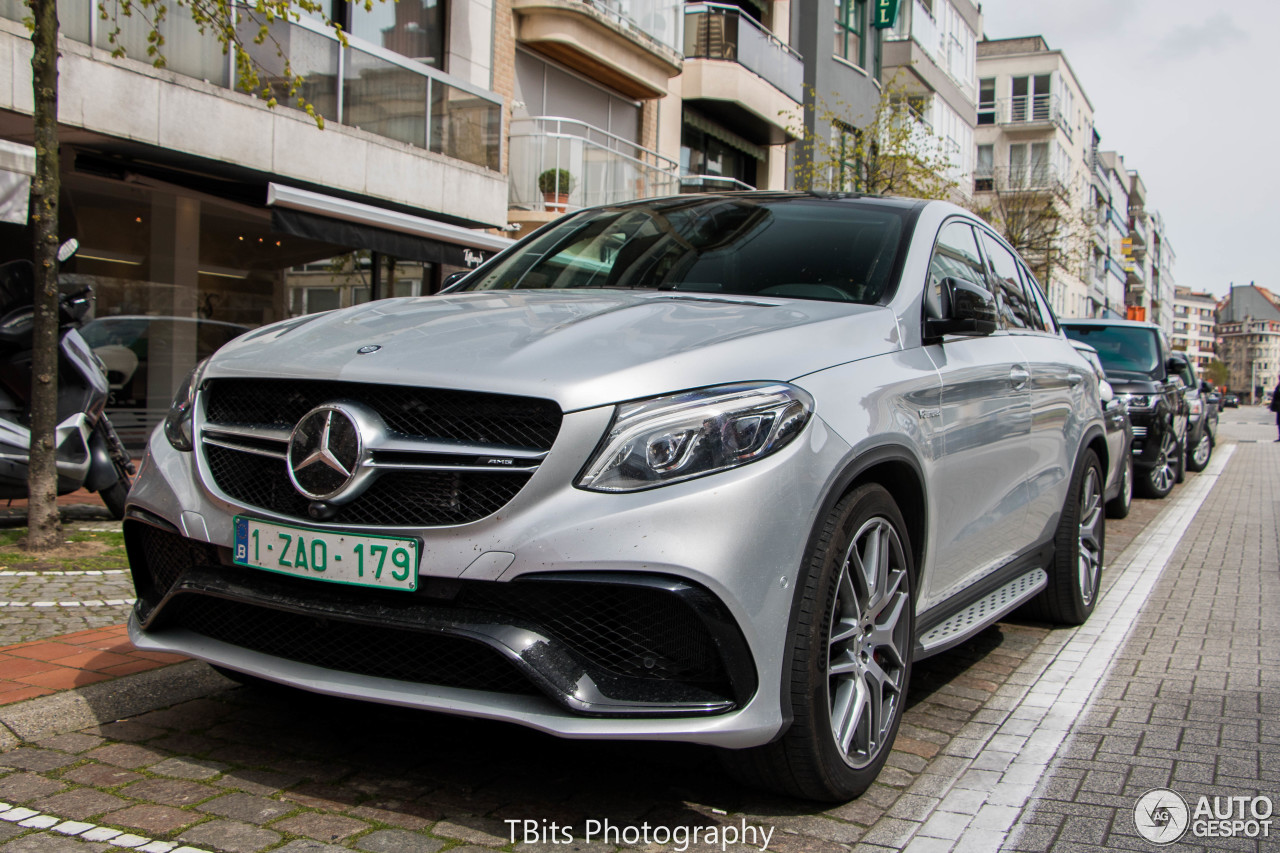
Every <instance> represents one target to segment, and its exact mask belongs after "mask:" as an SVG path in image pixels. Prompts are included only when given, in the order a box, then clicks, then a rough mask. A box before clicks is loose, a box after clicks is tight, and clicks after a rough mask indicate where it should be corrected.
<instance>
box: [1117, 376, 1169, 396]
mask: <svg viewBox="0 0 1280 853" xmlns="http://www.w3.org/2000/svg"><path fill="white" fill-rule="evenodd" d="M1107 381H1108V382H1110V383H1111V388H1112V390H1113V391H1115V392H1116V393H1117V394H1122V393H1123V394H1160V393H1162V392H1163V391H1164V385H1162V384H1161V383H1159V382H1153V381H1151V378H1150V377H1148V376H1144V375H1143V374H1141V373H1123V372H1120V371H1112V372H1110V373H1108V374H1107Z"/></svg>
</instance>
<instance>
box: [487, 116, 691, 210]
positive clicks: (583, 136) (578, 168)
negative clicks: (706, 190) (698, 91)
mask: <svg viewBox="0 0 1280 853" xmlns="http://www.w3.org/2000/svg"><path fill="white" fill-rule="evenodd" d="M508 150H509V152H510V153H509V158H510V159H509V167H510V169H509V178H510V181H509V205H510V207H511V208H512V209H513V210H514V211H520V214H515V213H513V214H512V216H511V218H512V220H513V221H545V220H547V219H552V218H554V217H556V216H559V215H560V214H562V213H564V212H565V211H566V210H577V209H578V208H581V207H590V206H592V205H597V204H617V203H619V202H624V201H632V200H634V199H638V198H653V197H655V196H663V195H674V194H676V193H678V192H680V189H681V181H680V176H679V164H678V163H677V162H676V161H674V160H670V159H668V158H666V157H663V156H661V155H660V154H658V153H656V152H654V151H650V150H648V149H647V148H641V147H640V146H638V145H636V144H635V143H632V142H628V141H627V140H625V139H622V138H621V137H618V136H615V135H613V134H611V133H609V132H608V131H605V130H601V129H600V128H598V127H594V126H592V125H590V124H586V123H585V122H580V121H575V120H573V119H567V118H557V117H554V116H534V117H530V118H517V119H513V120H512V121H511V143H510V148H509V149H508ZM528 214H532V215H528Z"/></svg>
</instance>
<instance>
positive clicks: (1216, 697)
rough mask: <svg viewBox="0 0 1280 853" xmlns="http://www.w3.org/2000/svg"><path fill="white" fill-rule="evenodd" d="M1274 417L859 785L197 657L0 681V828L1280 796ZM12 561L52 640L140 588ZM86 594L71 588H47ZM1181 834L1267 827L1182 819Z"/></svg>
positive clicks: (948, 660)
mask: <svg viewBox="0 0 1280 853" xmlns="http://www.w3.org/2000/svg"><path fill="white" fill-rule="evenodd" d="M1274 430H1275V427H1274V426H1273V425H1272V424H1271V422H1270V416H1269V413H1267V412H1265V411H1260V410H1255V409H1242V410H1239V411H1238V412H1228V413H1227V414H1226V415H1224V422H1223V432H1222V438H1223V441H1222V443H1221V445H1220V446H1219V448H1218V451H1217V454H1216V455H1215V458H1214V460H1213V461H1212V462H1211V464H1210V467H1209V469H1208V470H1207V471H1205V472H1204V473H1203V474H1200V475H1195V474H1191V475H1188V477H1187V481H1186V483H1185V484H1183V485H1182V486H1179V487H1178V488H1177V490H1175V492H1174V493H1173V495H1172V496H1171V497H1170V498H1169V499H1167V500H1165V501H1145V500H1144V501H1137V502H1135V504H1134V508H1133V512H1132V513H1131V515H1130V517H1129V518H1127V519H1125V520H1124V521H1120V522H1110V523H1109V524H1108V529H1107V544H1108V554H1109V555H1110V556H1109V559H1108V570H1107V572H1106V573H1105V574H1104V589H1105V593H1104V597H1103V599H1102V600H1101V602H1100V603H1099V606H1098V610H1097V612H1095V614H1094V617H1093V619H1092V620H1091V621H1090V622H1089V623H1088V624H1087V625H1085V626H1083V627H1082V628H1080V629H1076V630H1066V629H1050V628H1048V627H1047V626H1044V625H1041V624H1037V623H1034V622H1028V621H1024V620H1020V619H1010V620H1007V621H1005V622H1002V623H1000V624H998V625H996V626H994V627H993V628H991V629H989V630H987V631H985V632H983V633H982V634H980V635H979V636H977V637H976V638H974V639H973V640H971V641H969V642H967V643H965V644H963V645H961V646H960V647H958V648H956V649H955V650H953V651H951V652H948V653H946V654H944V655H940V656H938V657H935V658H931V659H928V660H926V661H924V662H922V663H920V664H919V665H918V666H917V668H916V670H915V673H914V677H913V685H912V691H911V695H910V702H909V707H908V710H907V713H906V717H905V720H904V724H903V726H902V729H901V732H900V734H899V736H898V741H897V744H896V748H895V750H894V752H893V754H892V756H891V758H890V760H889V766H888V767H886V769H885V771H884V772H883V773H882V774H881V776H880V779H879V781H878V782H877V783H876V784H875V785H873V787H872V788H871V790H870V791H868V792H867V794H865V795H864V796H863V797H861V798H859V799H858V800H855V801H853V802H850V803H847V804H843V805H840V806H837V807H834V808H822V807H816V806H813V805H812V804H806V803H799V802H795V801H791V800H785V799H780V798H777V797H771V796H764V795H760V794H758V793H756V792H754V791H750V790H745V789H742V788H740V787H738V786H736V785H735V784H734V783H733V782H731V781H730V780H729V778H728V777H727V776H726V775H725V774H724V773H723V772H722V771H721V769H720V768H719V765H718V762H717V761H716V760H715V757H714V755H713V753H712V752H711V751H710V750H707V749H702V748H698V747H688V746H676V745H664V744H628V743H595V742H591V743H588V742H577V741H566V740H560V739H556V738H552V737H549V736H544V735H541V734H538V733H535V732H533V731H529V730H525V729H523V728H519V727H516V726H509V725H501V724H494V723H486V722H482V721H475V720H465V719H459V718H451V717H447V716H442V715H431V714H425V713H420V712H415V711H410V710H404V709H397V708H392V707H388V706H381V705H373V704H362V703H357V702H351V701H347V700H339V699H333V698H327V697H322V696H318V695H314V694H308V693H304V692H300V691H294V690H288V689H283V688H242V687H236V686H234V685H233V684H231V683H230V682H225V681H220V680H218V679H216V678H213V677H211V676H209V677H208V680H207V682H201V684H202V685H204V684H207V685H208V686H199V687H198V688H197V687H195V686H192V685H194V684H195V678H196V676H195V675H193V673H196V672H197V671H198V670H199V671H203V665H201V664H195V663H185V664H178V665H175V666H171V667H168V668H164V669H158V670H154V671H152V672H147V673H143V674H141V675H138V676H128V677H126V678H122V679H119V680H117V681H115V682H110V681H109V682H104V683H102V684H96V685H92V686H90V687H88V688H81V689H78V690H77V691H75V695H76V696H75V698H73V697H70V694H58V695H53V696H48V697H44V698H41V699H35V700H31V701H30V702H26V703H17V704H14V705H11V706H0V723H3V724H4V725H5V726H7V727H8V730H9V731H12V732H13V733H14V735H16V737H13V738H11V739H10V746H9V747H7V749H8V751H6V752H4V753H2V754H0V767H2V768H3V769H2V770H0V773H3V776H2V777H0V801H3V802H4V803H7V804H10V805H13V806H16V807H18V808H17V809H16V810H14V809H11V810H9V811H7V812H3V813H0V840H3V841H4V843H3V844H2V845H0V850H3V851H5V853H28V851H33V852H34V851H38V852H39V853H45V852H46V851H48V853H61V851H66V853H82V852H84V851H94V852H95V853H96V851H104V850H108V849H112V845H115V847H117V848H118V847H126V848H128V847H134V848H137V849H142V850H146V851H148V853H164V851H167V850H171V849H174V848H177V847H181V846H188V847H191V848H194V849H196V850H207V851H228V853H256V851H261V850H267V849H270V850H273V851H274V850H283V851H288V853H301V851H318V852H321V851H337V850H342V849H357V850H363V851H368V853H398V851H405V853H414V852H415V851H426V853H434V851H438V850H445V849H448V850H450V851H455V850H456V851H462V853H469V852H470V851H477V850H483V849H494V848H501V849H509V850H545V851H551V850H562V851H574V850H578V851H612V850H615V849H618V848H620V847H631V846H635V847H643V846H644V845H643V844H641V843H639V842H637V843H635V844H629V843H628V842H627V839H625V838H622V837H619V838H618V839H617V840H616V841H615V840H614V839H612V838H610V839H607V840H601V839H599V837H598V836H597V837H596V838H593V839H591V840H590V843H588V840H587V839H586V838H585V832H586V828H587V821H589V820H595V821H600V822H604V821H608V822H611V824H612V825H614V826H621V827H628V826H637V827H638V826H640V825H641V824H642V823H644V822H648V823H649V824H650V825H655V826H657V825H660V826H665V827H677V826H678V827H687V828H693V827H704V828H705V827H731V826H732V827H744V826H745V827H758V828H760V829H761V830H772V834H771V835H770V837H769V842H768V849H770V850H779V851H806V853H807V852H808V851H814V853H824V852H825V851H839V850H855V851H863V853H872V851H885V850H900V849H906V850H908V851H912V853H921V851H924V852H925V853H929V851H946V850H953V849H959V850H965V851H973V853H980V852H981V851H995V850H999V849H1002V848H1003V849H1006V850H1015V851H1032V850H1050V849H1052V850H1117V849H1120V850H1138V851H1144V850H1154V849H1158V848H1156V847H1155V846H1154V845H1151V844H1148V843H1147V842H1144V841H1142V840H1141V839H1140V838H1139V837H1138V834H1137V832H1136V829H1135V825H1134V811H1133V808H1134V804H1135V802H1136V800H1137V798H1138V797H1139V796H1140V795H1141V794H1143V793H1144V792H1145V791H1147V790H1148V789H1150V788H1153V787H1158V786H1168V787H1171V788H1173V789H1174V790H1177V791H1179V792H1180V793H1182V795H1183V796H1185V797H1187V799H1188V801H1191V799H1192V798H1193V797H1198V796H1200V795H1202V794H1203V795H1210V796H1211V795H1213V794H1224V795H1232V796H1250V797H1251V796H1253V795H1255V794H1262V795H1267V796H1272V797H1274V796H1276V795H1277V794H1280V771H1277V769H1276V767H1277V762H1276V760H1275V759H1276V757H1277V748H1276V744H1277V742H1278V741H1280V729H1278V728H1277V724H1276V719H1277V711H1278V710H1280V699H1278V697H1277V681H1278V680H1280V679H1278V677H1277V673H1280V669H1278V667H1277V665H1278V664H1280V644H1278V643H1277V640H1276V628H1277V621H1280V617H1277V616H1276V615H1275V613H1276V604H1277V599H1278V598H1280V578H1278V577H1277V576H1276V573H1275V554H1276V553H1277V551H1278V544H1277V520H1276V506H1277V503H1276V501H1277V494H1276V480H1277V478H1280V447H1277V446H1276V445H1274V444H1273V443H1272V439H1273V438H1274ZM1179 537H1181V538H1180V539H1179ZM1175 543H1176V544H1175ZM11 570H12V567H9V568H8V569H6V570H5V571H6V572H8V571H11ZM0 583H3V584H5V585H4V586H3V587H0V589H2V590H3V595H4V597H5V598H6V600H10V601H14V602H23V603H25V604H26V605H27V606H26V607H18V608H13V609H9V608H6V610H5V613H4V617H3V620H4V621H3V623H0V624H3V625H4V628H5V630H6V631H7V630H9V628H10V624H11V621H12V620H13V619H14V618H15V614H17V613H21V614H22V615H21V616H18V617H17V618H19V619H25V620H29V621H28V622H26V623H24V625H23V627H22V629H21V630H23V631H28V632H30V631H36V632H41V631H43V632H46V633H42V634H40V636H42V637H53V636H56V635H59V634H62V633H65V632H67V631H69V630H74V629H75V628H78V627H81V626H82V625H81V623H76V622H75V621H74V620H75V619H96V618H98V617H99V616H100V615H101V616H102V618H104V619H107V620H108V621H111V617H110V614H113V613H114V614H115V616H114V622H117V623H118V622H119V621H121V618H122V616H121V614H123V613H124V612H125V609H126V608H125V607H124V606H115V607H113V606H108V605H106V604H104V605H102V606H101V607H98V608H96V609H93V612H92V614H91V615H90V614H89V610H90V608H87V607H84V605H83V602H85V601H88V600H95V599H96V600H102V601H104V602H105V601H107V600H108V597H109V596H110V597H117V598H124V597H131V595H132V591H131V589H129V585H128V576H127V575H106V574H104V575H99V576H68V575H53V574H51V573H42V574H39V575H17V574H12V575H10V574H5V575H0ZM72 594H74V596H75V600H79V601H81V602H82V604H81V605H80V612H79V613H75V611H76V610H77V607H75V606H69V607H62V606H59V607H36V606H35V604H36V603H37V602H41V601H45V602H48V601H55V600H59V601H61V600H65V601H70V600H72V598H66V599H63V598H62V596H64V595H72ZM6 642H7V641H6ZM28 648H36V647H35V646H31V647H28ZM11 651H12V652H13V653H14V654H15V655H17V656H21V655H22V649H21V648H19V649H16V650H11ZM29 654H34V652H30V653H29ZM101 654H106V652H102V653H101ZM4 665H5V664H4V662H0V674H2V673H3V669H2V667H3V666H4ZM193 668H198V669H193ZM165 673H172V675H170V676H166V675H165ZM135 678H136V679H142V678H149V679H164V678H168V679H169V680H168V681H167V682H164V681H160V680H156V681H154V682H148V683H155V684H160V685H163V684H167V685H168V687H167V688H164V689H169V690H177V689H180V688H181V689H189V690H190V691H191V692H190V693H188V694H187V695H197V698H193V699H189V700H188V701H181V702H178V703H177V704H174V703H173V701H172V700H170V701H168V702H165V701H163V699H162V698H160V699H157V700H154V701H151V703H150V704H149V705H147V707H149V708H157V709H158V710H147V711H139V712H138V713H132V714H123V715H122V714H121V713H120V712H118V711H116V710H109V709H116V708H119V707H121V706H120V705H119V704H118V703H117V704H112V700H111V699H110V695H111V693H112V692H116V693H123V692H125V690H124V687H123V685H124V684H125V682H127V681H128V680H129V679H135ZM184 684H185V685H186V687H185V688H184ZM113 685H120V686H119V687H115V686H113ZM55 702H56V703H61V704H45V705H38V704H37V703H55ZM69 708H70V709H72V710H74V714H72V715H71V717H69V718H74V719H93V720H98V721H100V722H98V723H97V724H86V723H83V722H81V723H78V724H74V725H71V726H70V727H68V726H67V725H61V724H59V722H58V720H59V719H60V718H59V716H58V715H59V714H64V713H68V709H69ZM28 709H29V710H28ZM76 715H79V716H76ZM104 715H107V716H104ZM121 716H123V718H121V719H117V717H121ZM68 725H70V724H68ZM6 734H7V733H6V732H4V731H3V730H0V735H6ZM19 741H20V742H19ZM526 820H532V821H537V822H539V823H538V826H539V827H540V828H542V829H543V830H545V828H546V826H547V825H548V824H550V823H552V822H554V823H555V824H557V825H560V826H569V827H572V837H573V839H574V843H573V844H559V845H552V844H550V843H546V844H523V843H513V836H512V826H511V825H510V824H508V823H506V822H507V821H526ZM546 837H547V836H545V834H544V836H543V838H544V839H545V838H546ZM519 840H520V839H518V838H517V839H516V841H519ZM647 849H651V850H655V851H656V850H668V849H675V847H674V846H672V845H661V844H654V845H651V846H650V847H649V848H647ZM690 849H694V850H703V849H705V850H711V849H715V850H720V849H721V846H720V845H719V844H715V845H710V846H708V845H705V844H704V845H691V846H690ZM728 849H737V850H759V849H760V844H759V843H755V844H749V843H741V842H740V843H738V844H736V845H728ZM1171 849H1176V850H1195V849H1231V850H1236V849H1248V850H1254V849H1271V847H1270V846H1269V845H1267V844H1265V843H1264V844H1259V843H1258V842H1256V841H1252V840H1249V841H1247V842H1246V841H1244V840H1226V839H1193V838H1191V836H1190V834H1188V837H1187V838H1186V839H1185V840H1184V841H1183V842H1181V843H1180V844H1178V845H1174V846H1173V847H1172V848H1171Z"/></svg>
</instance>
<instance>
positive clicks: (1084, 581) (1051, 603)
mask: <svg viewBox="0 0 1280 853" xmlns="http://www.w3.org/2000/svg"><path fill="white" fill-rule="evenodd" d="M1105 482H1106V481H1105V480H1104V478H1103V473H1102V464H1101V463H1100V462H1099V461H1098V456H1097V454H1095V453H1094V452H1093V451H1092V450H1086V451H1085V452H1084V454H1083V455H1082V456H1081V458H1080V462H1079V463H1078V464H1077V465H1076V473H1075V476H1073V477H1072V478H1071V488H1070V489H1069V490H1068V492H1067V502H1066V505H1065V506H1063V508H1062V515H1061V516H1060V517H1059V519H1058V530H1057V532H1056V533H1055V534H1054V537H1053V562H1052V563H1050V564H1049V583H1048V585H1046V586H1045V588H1044V589H1043V590H1041V592H1040V594H1039V595H1038V596H1036V597H1035V598H1034V599H1032V600H1031V602H1030V603H1029V604H1028V606H1027V609H1028V611H1029V614H1030V615H1032V616H1034V617H1035V618H1037V619H1040V620H1042V621H1045V622H1055V623H1058V624H1060V625H1083V624H1084V623H1085V621H1086V620H1088V618H1089V614H1091V613H1093V608H1094V606H1095V605H1096V604H1097V603H1098V590H1099V588H1100V584H1101V581H1102V560H1103V556H1104V555H1105V552H1106V539H1107V522H1106V514H1105V512H1104V511H1103V506H1102V497H1103V491H1102V490H1103V488H1104V486H1105Z"/></svg>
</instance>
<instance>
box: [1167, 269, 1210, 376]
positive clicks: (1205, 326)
mask: <svg viewBox="0 0 1280 853" xmlns="http://www.w3.org/2000/svg"><path fill="white" fill-rule="evenodd" d="M1216 306H1217V299H1216V298H1215V297H1214V295H1213V294H1212V293H1196V292H1194V291H1192V290H1191V288H1189V287H1179V288H1177V291H1176V293H1175V294H1174V297H1173V328H1172V333H1171V335H1170V338H1171V340H1172V342H1173V348H1174V349H1176V350H1181V351H1183V352H1185V353H1186V354H1187V356H1188V357H1189V358H1190V359H1191V360H1192V361H1193V362H1194V363H1195V365H1196V369H1197V370H1198V371H1200V372H1203V371H1204V368H1205V367H1207V366H1208V364H1209V362H1210V361H1211V360H1212V359H1213V358H1214V356H1215V351H1216V350H1215V341H1216V323H1215V322H1214V319H1213V314H1214V309H1215V308H1216Z"/></svg>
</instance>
